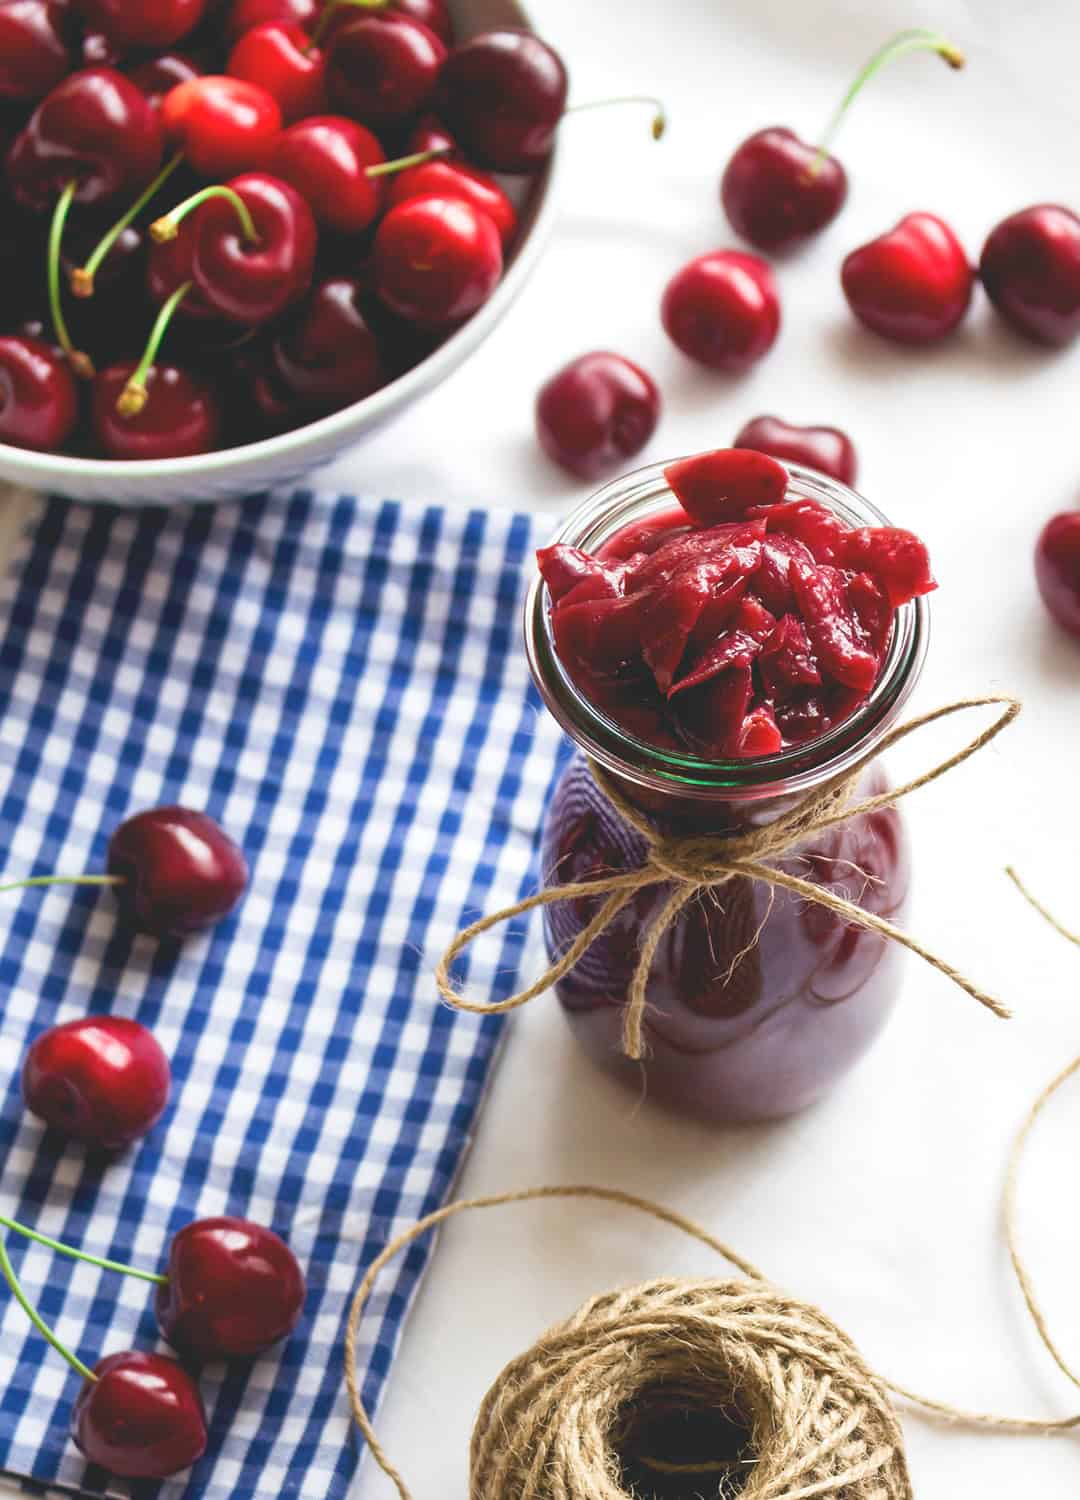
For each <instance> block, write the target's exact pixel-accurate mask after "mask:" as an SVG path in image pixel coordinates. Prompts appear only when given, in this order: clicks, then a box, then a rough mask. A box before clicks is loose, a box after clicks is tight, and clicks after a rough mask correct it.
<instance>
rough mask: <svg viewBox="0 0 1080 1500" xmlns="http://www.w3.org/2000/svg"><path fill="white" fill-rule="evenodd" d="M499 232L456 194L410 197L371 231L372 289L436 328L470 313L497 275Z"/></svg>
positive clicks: (399, 309) (422, 324) (488, 293)
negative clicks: (375, 229)
mask: <svg viewBox="0 0 1080 1500" xmlns="http://www.w3.org/2000/svg"><path fill="white" fill-rule="evenodd" d="M502 263H503V262H502V245H501V243H500V240H499V231H498V230H497V229H496V228H495V225H494V223H493V222H492V221H491V219H489V218H488V216H487V214H484V213H481V212H480V211H479V210H478V209H476V208H473V206H472V204H470V203H466V202H465V201H464V200H463V199H461V198H436V197H428V198H410V199H409V200H408V202H407V203H400V204H398V206H397V207H396V208H392V209H391V210H390V212H389V213H388V214H387V215H386V217H385V218H384V219H383V221H382V223H381V224H380V225H379V228H378V231H377V233H376V235H375V245H374V251H373V270H374V277H375V290H376V292H377V293H378V295H379V297H380V298H381V299H382V300H383V302H385V303H386V305H387V307H389V308H390V309H391V310H392V311H393V312H395V313H397V314H398V316H399V317H402V318H406V319H407V320H408V321H410V322H413V323H416V324H418V325H419V326H420V327H423V328H438V327H441V326H443V325H445V324H448V323H457V322H460V321H461V320H462V319H463V318H468V317H470V316H471V315H472V314H473V313H474V312H476V310H477V308H479V307H481V306H482V305H483V303H485V302H486V301H487V299H488V298H489V297H490V296H491V294H492V292H493V291H494V290H495V288H496V286H497V285H498V283H499V277H500V276H501V275H502Z"/></svg>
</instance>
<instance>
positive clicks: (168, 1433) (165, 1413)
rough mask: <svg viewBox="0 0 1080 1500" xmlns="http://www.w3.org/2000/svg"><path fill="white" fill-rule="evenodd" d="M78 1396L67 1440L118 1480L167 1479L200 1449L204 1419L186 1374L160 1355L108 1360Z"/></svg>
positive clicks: (130, 1355) (129, 1355)
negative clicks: (72, 1438) (71, 1440)
mask: <svg viewBox="0 0 1080 1500" xmlns="http://www.w3.org/2000/svg"><path fill="white" fill-rule="evenodd" d="M94 1374H95V1376H96V1377H97V1379H96V1380H94V1381H87V1382H86V1384H85V1385H84V1386H83V1388H82V1390H81V1391H80V1392H79V1395H78V1399H77V1400H76V1402H75V1408H74V1411H73V1412H72V1418H71V1430H72V1436H73V1437H74V1439H75V1443H76V1445H77V1446H78V1448H79V1450H80V1451H81V1452H82V1454H83V1455H84V1457H86V1458H87V1459H88V1460H89V1461H90V1463H93V1464H99V1465H100V1466H101V1468H103V1469H106V1470H108V1472H109V1473H110V1474H116V1475H118V1476H119V1477H120V1478H122V1479H167V1478H168V1477H169V1476H170V1475H171V1474H179V1473H180V1472H181V1471H182V1470H183V1469H189V1468H190V1467H191V1465H192V1464H193V1463H195V1461H196V1460H197V1459H199V1458H201V1457H202V1455H203V1454H204V1453H205V1451H206V1415H205V1412H204V1410H203V1404H202V1397H201V1396H200V1395H199V1390H198V1387H197V1386H196V1384H195V1382H194V1381H193V1380H192V1378H191V1376H190V1375H189V1374H187V1372H186V1371H185V1370H183V1369H181V1367H180V1366H179V1365H178V1364H177V1363H176V1361H175V1360H174V1359H168V1358H167V1357H166V1356H165V1355H163V1354H142V1353H138V1352H136V1351H132V1352H131V1353H125V1354H110V1355H108V1356H107V1357H106V1358H105V1359H102V1360H99V1361H98V1363H97V1364H96V1365H95V1366H94Z"/></svg>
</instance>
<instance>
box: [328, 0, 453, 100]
mask: <svg viewBox="0 0 1080 1500" xmlns="http://www.w3.org/2000/svg"><path fill="white" fill-rule="evenodd" d="M445 60H446V48H445V47H444V46H443V44H442V42H440V40H439V38H438V37H437V36H436V35H435V33H434V32H433V31H429V30H428V28H427V27H426V26H423V25H421V23H420V22H419V21H412V20H410V19H409V17H408V16H402V15H396V14H395V13H394V12H392V11H389V12H386V13H384V14H383V15H379V16H362V17H361V18H360V19H359V20H357V21H350V22H349V24H348V25H347V26H343V27H342V28H341V30H340V31H338V32H336V33H335V35H334V38H333V40H332V41H331V43H330V46H329V49H328V54H327V60H326V87H327V92H328V93H329V95H330V100H331V103H332V104H333V106H334V108H335V109H337V110H340V112H341V113H342V114H346V115H353V116H355V117H356V119H358V120H362V121H363V122H364V124H365V125H396V124H399V123H401V122H402V121H404V120H407V119H408V118H409V116H410V115H415V114H417V113H418V112H419V111H420V110H422V109H423V108H424V107H425V105H426V104H427V102H428V100H429V99H430V98H431V95H432V93H433V92H434V89H435V85H436V83H437V82H438V78H439V70H440V68H441V67H442V65H443V63H444V61H445Z"/></svg>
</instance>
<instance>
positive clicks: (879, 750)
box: [435, 695, 1020, 1060]
mask: <svg viewBox="0 0 1080 1500" xmlns="http://www.w3.org/2000/svg"><path fill="white" fill-rule="evenodd" d="M986 707H1001V708H1002V710H1003V711H1002V713H1001V714H1000V715H999V716H998V717H997V718H996V719H995V720H994V722H993V723H992V724H991V725H989V726H988V727H987V728H986V729H984V730H983V731H982V732H981V733H980V734H978V735H976V736H975V738H974V739H972V740H971V741H969V743H968V744H966V745H965V746H963V748H962V749H960V750H958V751H956V753H955V754H953V755H950V756H949V757H948V758H947V759H945V760H943V761H940V762H939V763H937V764H936V765H934V766H932V767H931V768H930V769H929V770H928V771H924V772H923V773H922V774H921V775H919V776H916V777H914V778H913V779H912V780H910V781H906V782H903V783H902V784H901V785H900V786H897V787H893V788H891V789H890V790H888V791H884V792H880V793H878V794H877V795H875V796H872V797H864V798H860V799H858V800H856V799H855V795H854V794H855V788H856V785H857V784H858V781H859V779H860V777H861V776H862V774H863V772H864V771H865V770H866V769H867V767H868V766H869V765H870V764H871V763H872V762H873V761H875V760H876V759H877V758H878V756H879V755H881V754H883V753H884V752H885V751H887V750H889V749H890V748H891V747H892V746H894V745H898V744H900V742H901V741H903V740H905V739H907V738H908V737H909V736H910V735H913V734H915V733H917V732H918V731H919V730H920V729H924V728H926V727H927V726H928V725H930V724H934V723H936V722H937V721H938V720H939V719H944V718H947V717H948V716H950V715H952V714H957V713H963V712H966V711H967V710H968V709H974V708H986ZM1019 712H1020V704H1019V703H1018V702H1017V700H1016V699H1015V698H1010V697H1005V696H1000V695H992V696H989V697H984V698H961V699H958V700H957V701H956V702H954V703H946V704H944V705H942V706H941V707H940V708H936V709H933V710H931V711H930V712H929V713H925V714H921V715H919V716H918V717H917V718H914V719H911V720H909V721H908V722H907V723H905V724H902V725H899V726H897V727H896V728H895V729H892V730H890V731H889V732H888V733H887V734H886V735H885V736H884V737H883V739H882V740H881V741H880V743H878V744H877V745H875V746H874V747H873V749H871V750H869V751H867V752H866V753H865V754H864V755H863V756H861V757H860V758H859V759H858V760H857V761H856V762H855V764H854V765H853V766H852V767H851V768H850V769H849V770H848V771H846V772H845V773H844V775H843V776H842V777H840V778H839V779H837V780H835V781H833V782H831V783H829V784H828V785H826V786H824V787H822V788H818V789H817V790H815V791H812V792H810V793H808V794H807V795H806V796H805V797H802V798H799V799H798V800H797V801H796V802H795V803H794V804H793V805H792V806H791V807H790V808H788V809H787V810H786V811H785V812H784V813H782V814H781V815H780V816H779V817H778V818H777V819H775V820H774V821H773V822H771V823H769V824H767V825H766V826H765V827H762V828H756V829H752V830H750V831H749V832H746V833H740V834H735V835H710V836H707V837H697V838H693V837H692V838H665V837H663V836H661V835H660V834H659V833H658V832H657V831H656V829H655V827H654V826H653V824H652V823H651V822H650V821H649V820H648V818H646V816H645V815H644V814H643V813H642V812H641V811H640V810H639V809H638V808H636V807H635V806H634V805H633V804H632V803H631V802H629V801H628V800H627V799H626V798H625V797H624V796H623V795H622V793H621V792H620V791H619V790H618V788H617V787H616V786H615V784H614V783H613V781H612V779H611V777H610V776H608V774H607V773H606V772H605V771H604V770H602V769H601V767H600V766H599V765H597V764H596V763H595V762H594V761H592V760H590V761H589V768H590V771H591V772H592V775H593V778H594V779H595V781H596V783H597V785H598V786H599V788H600V790H601V791H602V792H603V794H604V796H605V797H606V798H607V799H608V801H609V802H610V803H611V805H612V807H613V808H614V809H615V811H616V813H618V815H619V816H620V817H621V818H622V819H623V820H624V821H625V822H626V823H628V824H629V825H630V826H631V827H632V828H633V829H634V830H635V831H636V832H637V833H638V834H639V836H640V837H641V838H642V840H643V841H644V843H645V846H646V858H645V861H644V863H643V864H642V865H641V866H640V867H639V868H638V869H635V870H627V871H622V872H619V873H617V874H612V875H604V876H600V877H598V878H597V879H593V880H584V881H572V882H568V883H567V884H565V885H557V886H548V887H546V888H544V889H543V890H540V891H538V892H536V894H535V895H532V896H528V897H526V898H525V899H524V900H522V901H518V902H515V903H514V904H513V905H512V906H507V907H504V908H503V909H502V910H501V911H496V912H492V913H489V914H488V915H487V916H484V917H481V918H479V920H477V921H476V922H473V923H471V924H470V925H469V926H467V927H465V928H464V929H463V930H462V931H461V932H459V933H458V935H457V936H456V937H455V938H454V940H453V942H452V943H451V944H450V946H449V947H448V948H447V950H446V952H445V953H444V954H443V956H442V958H441V960H440V961H439V964H438V966H437V968H436V970H435V983H436V985H437V986H438V990H439V993H440V995H441V996H442V998H443V999H444V1000H445V1001H446V1003H447V1004H448V1005H450V1006H452V1007H453V1008H454V1009H455V1010H463V1011H469V1012H471V1013H472V1014H474V1015H501V1014H505V1013H506V1012H508V1011H512V1010H517V1009H518V1008H519V1007H520V1006H522V1005H526V1004H528V1003H529V1001H531V1000H534V999H536V998H537V996H539V995H542V994H544V993H546V991H548V990H549V989H551V988H552V987H553V986H554V985H556V984H557V983H558V982H559V981H560V980H561V979H562V978H563V977H564V976H565V975H566V974H568V973H569V972H570V970H571V969H573V968H574V966H575V965H576V964H577V963H578V962H579V960H580V959H581V958H582V957H584V955H585V954H586V953H587V952H588V950H589V949H590V948H591V947H592V945H593V943H594V942H595V941H596V940H597V938H598V937H599V936H600V934H601V933H603V932H604V931H606V929H607V928H608V927H610V925H611V923H612V922H613V921H614V920H615V918H616V917H617V916H618V914H619V913H620V912H621V911H622V910H623V908H624V907H625V906H627V905H628V903H629V902H630V901H631V900H632V899H633V897H634V896H635V895H636V894H637V892H639V891H642V890H646V889H648V888H650V887H653V886H660V885H668V884H670V885H672V886H673V887H674V889H673V890H672V892H671V895H670V896H669V897H668V899H667V900H666V901H665V902H664V904H663V905H662V906H661V908H660V911H659V913H658V914H657V916H656V917H655V918H654V919H653V921H652V922H651V923H650V925H649V927H648V929H647V931H646V932H645V934H644V936H643V939H642V942H641V950H640V953H639V956H638V962H637V965H636V967H635V970H634V974H633V977H632V979H631V982H630V987H629V990H628V994H627V1004H626V1006H625V1007H624V1015H623V1050H624V1052H625V1053H626V1055H627V1056H628V1057H631V1058H634V1059H636V1060H640V1059H641V1058H642V1057H643V1055H644V1051H645V1042H644V1025H645V1015H646V1008H647V1001H646V993H647V988H648V982H649V975H650V973H651V971H652V965H653V961H654V959H655V956H656V951H657V948H658V947H659V944H660V941H661V939H662V937H663V935H664V933H665V932H666V931H667V930H668V928H669V927H670V926H671V924H672V923H673V922H674V921H675V920H676V918H677V917H678V915H679V913H680V912H681V911H682V909H683V908H684V907H685V906H686V905H687V904H688V903H689V902H690V901H691V900H693V898H694V897H695V896H696V895H697V894H698V893H699V892H701V891H703V890H714V891H715V890H716V889H717V888H718V887H720V886H723V885H725V884H726V883H727V882H728V881H730V880H734V879H737V878H743V879H747V880H753V881H757V882H760V883H762V884H764V885H766V886H768V887H770V889H772V890H776V889H777V888H779V889H783V890H787V891H790V892H791V893H792V894H793V895H796V896H798V897H800V898H801V899H803V900H805V901H809V902H812V903H814V904H816V905H818V906H824V907H827V908H828V909H829V910H830V911H832V912H834V913H835V914H836V915H837V916H838V917H842V918H843V919H844V920H845V921H847V922H850V923H852V924H853V925H855V926H857V927H862V928H864V929H866V930H868V931H870V932H876V933H878V934H879V935H880V936H881V937H883V938H886V939H887V940H888V941H890V942H894V943H899V944H900V945H901V946H902V947H904V948H907V949H908V950H909V951H910V952H912V953H915V954H917V955H918V957H919V958H921V959H922V960H923V961H924V962H925V963H928V964H929V965H930V966H931V968H934V969H936V970H937V971H938V972H939V973H940V974H943V975H944V976H945V977H946V978H947V979H950V980H951V981H952V982H953V983H954V984H955V985H958V986H959V988H960V989H962V990H964V991H965V992H966V993H967V994H968V995H970V996H971V998H972V999H973V1000H976V1001H978V1003H979V1004H980V1005H982V1006H984V1007H985V1008H986V1009H987V1010H989V1011H991V1012H992V1013H993V1014H994V1015H995V1016H1000V1017H1002V1018H1008V1017H1009V1016H1010V1015H1011V1012H1010V1011H1009V1010H1008V1009H1007V1008H1006V1006H1004V1005H1003V1004H1002V1003H1001V1001H1000V1000H998V999H996V998H995V997H994V996H993V995H991V994H989V993H988V992H987V991H985V990H983V989H981V988H980V987H979V986H978V985H976V984H974V983H973V982H972V981H971V980H970V979H968V978H967V977H966V976H965V975H964V974H962V973H961V972H960V971H959V970H958V969H956V968H954V967H953V966H952V965H951V964H949V963H946V962H945V960H944V959H942V958H939V957H938V956H937V955H936V954H934V953H932V952H930V950H929V949H927V948H925V947H923V945H922V944H921V943H919V942H918V941H917V940H916V939H915V938H913V937H910V936H909V935H908V934H907V933H905V932H904V931H903V930H902V929H901V928H899V927H897V926H895V925H894V924H893V923H892V922H890V921H888V920H887V919H886V918H885V917H881V916H878V915H877V914H876V913H875V912H871V911H867V910H866V909H865V908H864V907H862V906H860V905H858V904H857V903H856V902H854V901H849V900H848V899H847V898H846V897H845V896H841V895H839V894H837V892H836V891H834V890H832V889H831V888H830V887H828V886H823V885H818V884H816V883H815V882H813V881H810V880H804V879H802V878H800V877H799V876H796V875H793V874H792V873H790V872H789V871H787V870H783V869H781V868H780V867H779V866H778V865H777V864H776V863H775V861H776V860H779V859H781V858H782V857H783V856H784V855H785V854H790V853H791V852H792V851H793V850H795V849H796V848H797V847H798V846H799V845H800V844H801V843H803V841H804V840H806V839H807V838H810V837H811V836H813V835H816V834H819V833H821V832H823V831H824V830H825V829H828V828H833V827H836V826H837V825H838V824H841V823H846V822H848V821H849V820H850V819H853V818H859V817H863V816H865V815H866V814H868V813H873V812H877V811H879V810H880V809H883V808H888V807H895V806H896V804H897V803H898V802H900V801H902V799H903V798H905V797H907V796H910V794H911V793H912V792H915V791H918V790H919V789H920V788H921V787H924V786H928V785H929V784H930V783H931V782H933V781H937V780H938V779H939V777H942V776H944V775H946V773H947V772H949V771H952V770H954V769H955V768H956V767H957V766H960V765H963V763H964V762H965V761H966V760H969V759H970V758H971V756H973V755H975V754H976V753H977V752H978V751H980V750H982V749H983V748H985V746H987V745H989V744H990V743H991V741H993V740H995V739H996V738H997V736H998V735H999V734H1001V732H1002V731H1003V730H1004V729H1007V728H1008V726H1009V725H1010V724H1011V723H1012V722H1013V720H1014V719H1015V718H1016V716H1017V715H1018V714H1019ZM597 896H605V897H606V898H607V899H606V900H605V901H604V902H603V904H602V905H601V906H600V908H599V909H598V911H597V912H596V913H595V915H594V916H593V917H592V918H591V919H590V920H589V922H588V923H587V924H586V925H585V926H584V927H583V928H582V930H581V932H580V933H579V934H578V935H577V937H576V938H575V939H574V941H573V942H572V943H571V944H570V945H569V946H568V947H567V949H566V950H565V952H564V953H563V954H562V955H561V956H560V957H559V958H558V959H557V960H556V961H555V962H553V963H552V964H551V965H550V967H549V968H548V969H546V970H545V971H544V972H543V973H542V974H541V975H540V977H539V978H538V979H537V980H535V981H534V982H533V983H532V984H530V985H528V986H527V987H526V988H525V989H522V990H519V991H517V992H516V993H515V994H513V995H511V996H510V997H509V998H508V999H506V1000H500V1001H496V1002H494V1003H483V1004H482V1003H477V1002H475V1001H471V1000H469V999H468V998H467V997H466V996H465V995H464V994H463V993H462V992H461V991H460V990H459V989H458V987H457V986H456V985H455V983H454V980H453V966H454V964H455V962H456V961H457V959H458V958H460V956H461V955H462V954H463V953H464V952H465V951H466V949H467V948H469V947H470V945H471V944H472V943H473V942H474V941H475V940H476V939H477V938H478V937H480V936H481V935H482V934H483V933H485V932H488V931H490V930H491V929H492V928H493V927H497V926H499V925H501V924H502V923H504V922H510V921H513V920H514V919H515V918H517V917H520V916H523V915H525V914H526V913H528V912H532V911H535V910H537V908H540V907H547V906H552V905H554V904H555V903H556V902H561V901H576V900H581V899H583V898H588V897H597Z"/></svg>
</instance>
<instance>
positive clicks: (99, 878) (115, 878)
mask: <svg viewBox="0 0 1080 1500" xmlns="http://www.w3.org/2000/svg"><path fill="white" fill-rule="evenodd" d="M125 883H126V882H125V880H124V877H123V876H122V875H30V876H28V877H27V878H26V879H25V880H12V881H11V882H10V883H9V884H7V885H0V895H2V894H3V893H4V892H5V891H25V890H29V889H31V887H33V886H40V885H124V884H125ZM2 1222H3V1216H2V1215H0V1223H2Z"/></svg>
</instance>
